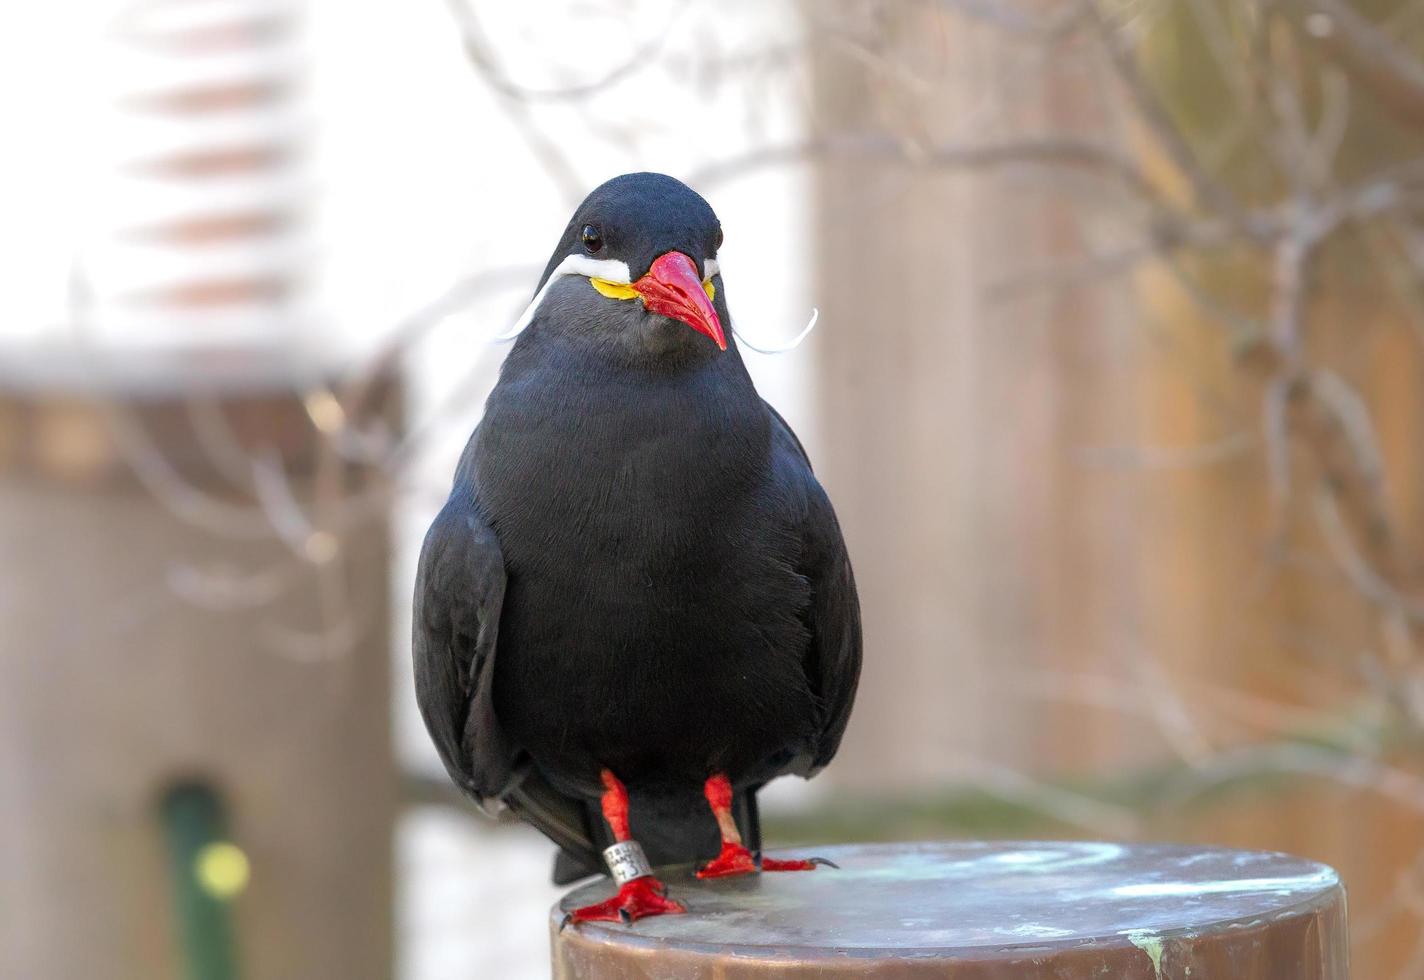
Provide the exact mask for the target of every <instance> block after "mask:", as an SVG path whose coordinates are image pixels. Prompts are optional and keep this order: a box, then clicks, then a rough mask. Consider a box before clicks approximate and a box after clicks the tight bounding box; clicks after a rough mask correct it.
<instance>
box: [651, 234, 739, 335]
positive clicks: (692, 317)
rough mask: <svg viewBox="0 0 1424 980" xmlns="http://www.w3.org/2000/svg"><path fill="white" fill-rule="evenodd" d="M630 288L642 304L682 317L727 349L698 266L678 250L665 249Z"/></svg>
mask: <svg viewBox="0 0 1424 980" xmlns="http://www.w3.org/2000/svg"><path fill="white" fill-rule="evenodd" d="M633 289H634V290H635V291H636V292H637V293H638V295H639V296H641V297H643V306H645V307H646V308H647V309H649V310H652V311H653V312H654V313H660V314H662V315H663V316H670V317H672V318H673V319H674V320H681V321H682V322H683V323H685V324H687V325H688V326H689V327H691V328H692V329H693V330H696V331H697V332H698V333H705V334H706V335H707V336H709V337H711V338H712V339H713V340H714V341H716V342H717V346H718V347H719V348H720V349H722V350H726V349H727V337H726V335H725V334H723V333H722V321H721V320H720V319H719V318H718V317H717V311H716V309H714V308H713V306H712V300H711V299H709V298H708V296H707V292H706V291H705V290H704V289H703V288H702V277H701V276H699V275H698V274H697V265H696V263H694V262H693V261H692V260H691V259H690V258H688V257H687V256H686V255H683V254H682V253H681V252H664V253H663V254H662V255H659V256H658V257H657V258H656V259H655V260H654V261H653V264H652V265H651V266H650V267H649V268H648V274H647V275H645V276H644V277H643V278H641V279H639V280H638V281H637V282H635V283H633Z"/></svg>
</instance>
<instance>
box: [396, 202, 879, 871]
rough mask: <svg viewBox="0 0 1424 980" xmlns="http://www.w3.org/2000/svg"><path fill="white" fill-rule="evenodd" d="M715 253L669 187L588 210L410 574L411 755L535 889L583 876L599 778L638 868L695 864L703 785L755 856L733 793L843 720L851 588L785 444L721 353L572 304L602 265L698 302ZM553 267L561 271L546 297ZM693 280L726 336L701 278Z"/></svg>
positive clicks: (595, 839) (801, 462)
mask: <svg viewBox="0 0 1424 980" xmlns="http://www.w3.org/2000/svg"><path fill="white" fill-rule="evenodd" d="M590 231H592V232H593V234H592V236H590V234H589V232H590ZM720 243H721V229H720V226H719V224H718V222H717V218H716V216H715V214H713V212H712V209H711V208H710V207H709V206H708V205H707V203H706V202H705V201H704V200H703V199H702V198H701V197H699V196H698V195H697V194H696V193H694V192H693V191H692V190H690V189H689V188H687V187H686V186H685V185H683V184H681V183H680V182H678V181H676V180H673V179H672V178H670V177H664V176H662V175H657V174H630V175H626V176H623V177H619V178H615V179H614V180H612V181H609V182H608V183H606V184H604V185H603V186H601V187H599V188H598V189H597V190H595V191H594V192H593V193H592V194H590V195H589V197H588V198H587V200H585V201H584V203H583V204H582V205H581V206H580V207H579V209H578V211H577V212H576V213H575V215H574V217H573V219H572V220H571V221H570V223H569V226H568V228H567V230H566V231H565V233H564V235H563V237H562V238H561V240H560V242H559V245H558V247H557V248H556V249H555V251H554V254H553V256H552V258H551V259H550V262H549V265H548V267H547V268H546V270H545V272H544V277H543V279H541V281H540V284H539V291H538V293H536V303H537V306H536V308H535V309H534V312H533V317H532V319H531V320H530V321H529V324H528V326H527V328H525V329H524V330H523V332H522V333H521V334H520V335H519V337H518V339H517V340H516V342H515V344H514V346H513V349H512V350H511V351H510V353H509V355H508V357H507V359H506V361H505V364H504V366H503V369H502V371H501V373H500V378H499V382H498V384H497V385H496V386H495V388H494V390H493V392H492V393H491V395H490V397H489V400H488V402H487V405H486V410H485V415H484V419H483V421H482V422H481V423H480V425H479V428H478V429H477V430H476V431H475V433H474V435H473V436H472V437H471V439H470V441H469V444H468V446H467V447H466V449H465V452H464V455H463V457H462V458H461V461H460V464H459V468H458V470H457V473H456V476H455V481H454V487H453V490H452V492H451V495H450V498H449V500H448V502H447V503H446V505H445V507H444V509H443V510H442V511H441V512H440V515H439V516H438V517H437V518H436V520H435V522H434V523H433V524H432V526H431V528H430V531H429V533H428V534H427V536H426V539H425V545H424V549H423V551H422V554H421V559H420V567H419V573H418V577H417V581H416V588H415V620H414V654H415V677H416V692H417V695H418V698H419V702H420V708H421V712H422V714H423V716H424V719H425V722H426V725H427V727H428V729H429V731H430V734H431V737H432V738H433V739H434V742H435V744H436V746H437V748H438V749H439V753H440V757H441V759H442V760H443V761H444V763H445V766H446V768H447V770H448V771H449V773H450V776H451V778H452V779H454V781H455V782H456V783H457V784H458V785H459V786H460V787H461V788H462V789H463V790H464V791H465V792H467V793H468V794H469V795H471V796H473V797H474V798H476V799H477V800H480V801H489V800H493V799H498V800H502V801H503V802H505V803H506V804H507V805H508V806H509V807H511V808H512V809H513V810H514V811H515V812H516V813H518V814H519V816H521V817H522V818H523V819H525V820H527V821H528V822H529V823H531V824H533V825H534V826H536V827H538V828H539V829H540V830H542V831H543V832H544V833H545V834H546V835H547V836H549V837H550V838H551V839H552V840H553V841H554V842H555V843H557V844H558V845H559V846H560V848H561V851H562V853H561V856H560V861H559V863H558V865H557V866H556V878H557V879H559V880H569V879H571V878H573V877H578V876H580V875H582V874H587V873H592V872H596V871H599V870H601V862H600V859H599V852H600V851H601V850H602V848H603V847H604V846H606V845H607V844H608V843H610V841H611V839H612V838H611V837H610V834H609V829H608V826H607V825H606V824H605V822H604V820H603V819H602V815H601V813H600V809H599V803H598V801H599V799H600V797H601V795H602V794H603V793H604V791H605V784H604V783H602V782H601V781H600V773H601V772H602V771H603V770H604V769H605V768H606V769H608V770H611V771H612V772H613V773H615V774H616V775H617V777H618V778H619V779H621V780H622V782H623V783H624V784H625V785H626V786H627V790H628V799H629V801H630V804H631V806H630V813H631V824H632V828H631V829H632V836H633V838H635V839H637V840H639V841H641V842H642V844H643V846H644V847H645V848H646V849H647V851H648V852H649V856H650V857H651V859H652V861H653V863H654V864H665V863H678V862H688V861H696V860H703V859H707V858H710V857H714V856H716V855H717V853H718V845H719V839H720V838H719V833H718V825H717V823H716V822H715V821H714V819H713V817H712V815H711V813H710V812H709V811H708V809H707V804H706V803H704V802H703V800H702V797H701V792H702V789H703V783H704V781H705V780H707V779H708V777H709V776H711V775H713V774H716V773H722V774H725V775H726V777H727V779H728V780H729V781H730V783H731V785H732V788H733V789H734V790H735V793H736V797H735V804H734V808H733V812H734V813H735V815H736V820H737V824H738V825H739V827H740V829H741V832H742V835H743V838H744V839H745V840H746V841H747V843H748V846H749V847H750V848H751V849H752V850H753V851H756V850H757V849H758V847H759V829H758V827H757V826H756V823H757V820H756V803H755V792H756V790H757V789H758V788H759V787H760V786H762V785H763V784H764V783H765V782H767V781H768V780H770V779H772V778H774V777H776V776H778V775H781V774H784V773H799V774H802V775H806V776H809V775H811V774H813V773H814V772H815V771H817V770H818V769H819V768H821V767H822V766H824V765H825V764H826V763H827V762H829V761H830V759H831V757H832V756H833V755H834V754H835V751H836V748H837V745H838V744H839V742H840V739H841V735H842V733H843V732H844V730H845V726H846V720H847V718H848V716H849V713H850V708H851V701H852V698H853V696H854V692H855V687H856V681H857V678H858V675H859V671H860V657H861V642H860V620H859V607H858V603H857V598H856V591H855V583H854V580H853V577H852V574H851V568H850V562H849V560H848V558H847V555H846V550H845V546H844V543H843V541H842V538H841V533H840V529H839V527H838V525H837V523H836V518H835V515H834V513H833V511H832V509H831V505H830V503H829V501H828V500H827V498H826V495H825V493H824V492H823V491H822V489H821V487H820V485H819V484H818V483H817V481H816V479H815V477H814V476H813V475H812V472H811V466H810V464H809V462H808V461H807V458H806V454H805V452H804V450H803V449H802V447H801V445H800V443H799V442H798V441H797V439H796V437H795V435H794V434H793V433H792V432H791V430H790V428H789V427H788V426H787V425H786V423H785V422H784V421H783V420H782V419H781V417H780V416H779V415H778V414H777V413H776V412H775V411H774V410H772V409H771V408H770V407H769V406H768V405H767V404H766V403H765V402H764V401H763V400H762V399H761V398H760V396H759V395H758V394H757V392H756V390H755V388H754V387H753V385H752V381H751V378H750V377H749V376H748V374H747V371H746V368H745V366H744V365H743V363H742V360H741V356H740V354H739V353H738V350H737V346H736V342H735V339H734V338H733V337H731V336H730V335H729V336H727V338H726V342H727V349H726V350H725V351H722V350H719V349H718V345H717V343H714V342H713V340H712V339H709V338H710V337H711V335H710V334H709V335H707V336H704V335H703V333H699V332H697V330H694V329H689V323H691V322H692V321H691V320H680V319H678V318H675V317H671V316H665V315H661V314H659V313H656V312H653V311H652V310H651V309H648V308H647V307H646V305H645V304H644V303H640V302H637V301H629V300H627V299H626V298H625V299H619V298H610V296H608V295H606V294H605V293H603V292H600V291H599V290H597V289H595V288H593V286H592V285H591V284H590V281H589V274H588V272H589V270H590V269H593V270H594V271H595V272H598V273H599V274H600V275H601V274H602V270H607V271H609V272H610V273H613V274H616V273H618V272H619V271H620V269H619V266H618V263H619V262H622V263H626V266H627V270H626V278H627V280H628V282H630V283H633V284H634V285H637V284H638V282H639V281H646V280H644V279H643V277H644V276H645V275H651V272H650V269H651V268H652V267H653V265H654V262H655V260H658V257H659V256H667V255H668V254H669V253H681V255H682V256H685V257H686V258H687V259H688V260H690V264H687V263H683V260H682V259H681V258H678V257H677V256H674V257H673V258H674V259H676V260H677V262H679V263H682V264H683V265H685V266H686V267H687V268H688V269H696V270H698V278H703V276H702V275H701V273H702V272H703V271H705V270H708V268H709V267H708V264H707V263H708V260H712V259H715V255H716V250H717V248H718V247H719V245H720ZM571 255H573V256H580V257H581V258H579V259H577V260H575V265H576V266H578V270H577V271H574V272H573V273H571V274H562V275H561V274H558V273H559V272H560V271H561V268H562V267H563V266H565V265H567V263H566V261H565V260H566V259H567V258H568V256H571ZM585 260H588V262H592V263H596V264H597V265H596V266H594V265H588V264H587V263H586V262H585ZM578 263H584V264H583V265H578ZM619 278H620V279H621V278H622V277H621V276H620V277H619ZM706 278H707V279H708V282H709V284H710V286H711V289H710V290H709V292H711V293H712V294H713V297H712V298H713V304H712V308H713V309H715V312H716V315H717V319H719V320H720V322H721V323H730V319H729V317H728V313H727V305H726V292H725V290H724V288H723V284H722V279H721V276H720V273H715V272H714V274H713V275H711V276H710V277H706ZM615 281H618V280H616V279H615ZM546 287H547V288H546ZM698 301H699V302H701V300H700V298H699V300H698ZM698 329H701V328H698ZM729 334H730V331H729Z"/></svg>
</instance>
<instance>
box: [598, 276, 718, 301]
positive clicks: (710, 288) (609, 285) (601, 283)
mask: <svg viewBox="0 0 1424 980" xmlns="http://www.w3.org/2000/svg"><path fill="white" fill-rule="evenodd" d="M588 281H589V282H590V283H592V284H593V288H594V289H596V290H598V291H599V292H600V293H602V294H603V295H604V296H607V297H608V298H609V299H637V298H638V297H639V296H641V295H642V293H640V292H638V291H637V290H636V289H634V288H633V287H632V286H630V285H628V284H627V283H626V282H613V281H612V280H611V279H599V278H598V277H597V276H589V279H588ZM702 289H703V291H704V292H705V293H707V298H708V299H716V298H717V287H716V286H714V285H712V280H711V279H708V280H706V281H705V282H704V283H703V284H702Z"/></svg>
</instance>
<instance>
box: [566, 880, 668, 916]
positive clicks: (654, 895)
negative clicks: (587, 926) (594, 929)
mask: <svg viewBox="0 0 1424 980" xmlns="http://www.w3.org/2000/svg"><path fill="white" fill-rule="evenodd" d="M686 911H687V906H685V905H683V904H682V903H681V902H679V901H676V900H674V899H671V898H668V897H667V888H666V887H664V885H663V883H662V882H660V881H658V879H656V878H654V877H652V876H651V875H647V876H644V877H642V878H634V879H633V880H632V881H630V882H627V883H625V884H624V885H623V886H622V887H621V888H619V889H618V894H617V895H614V896H613V897H612V898H610V899H608V900H607V901H603V902H598V903H596V904H594V905H585V906H584V907H583V908H581V909H574V910H573V911H572V912H570V913H569V914H568V915H566V916H565V917H564V925H568V924H569V923H570V922H625V923H626V922H632V921H634V920H635V919H642V918H645V917H647V916H650V915H678V914H680V913H682V912H686Z"/></svg>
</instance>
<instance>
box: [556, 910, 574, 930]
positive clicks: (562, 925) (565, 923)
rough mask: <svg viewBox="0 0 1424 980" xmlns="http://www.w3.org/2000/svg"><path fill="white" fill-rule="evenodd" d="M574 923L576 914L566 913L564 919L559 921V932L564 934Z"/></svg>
mask: <svg viewBox="0 0 1424 980" xmlns="http://www.w3.org/2000/svg"><path fill="white" fill-rule="evenodd" d="M572 921H574V914H573V913H572V912H565V913H564V917H563V918H562V919H560V920H559V932H563V931H564V930H565V929H567V928H568V926H569V923H570V922H572Z"/></svg>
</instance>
